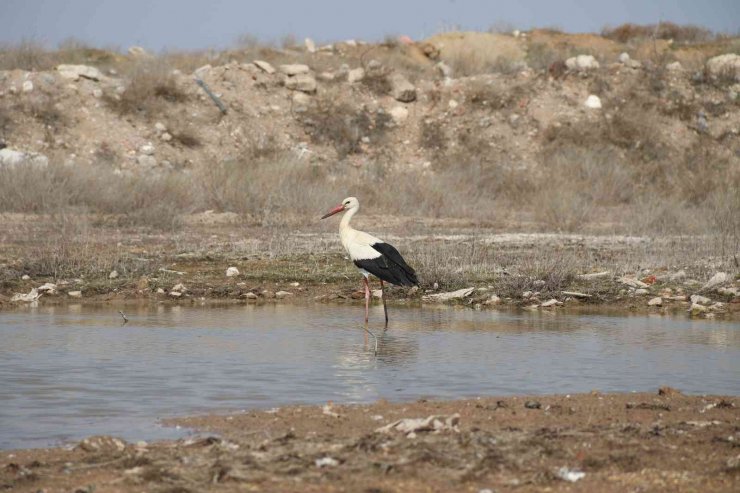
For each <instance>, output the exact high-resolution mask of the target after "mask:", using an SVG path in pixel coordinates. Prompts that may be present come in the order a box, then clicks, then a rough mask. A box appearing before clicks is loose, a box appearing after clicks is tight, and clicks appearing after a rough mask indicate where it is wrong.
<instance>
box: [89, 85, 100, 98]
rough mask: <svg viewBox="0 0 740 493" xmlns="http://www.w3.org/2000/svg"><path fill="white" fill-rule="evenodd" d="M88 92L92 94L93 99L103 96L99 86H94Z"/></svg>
mask: <svg viewBox="0 0 740 493" xmlns="http://www.w3.org/2000/svg"><path fill="white" fill-rule="evenodd" d="M90 94H92V96H93V97H94V98H95V99H100V98H102V97H103V90H102V89H100V88H99V87H96V88H95V89H93V90H92V92H91V93H90Z"/></svg>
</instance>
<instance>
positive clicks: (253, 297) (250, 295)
mask: <svg viewBox="0 0 740 493" xmlns="http://www.w3.org/2000/svg"><path fill="white" fill-rule="evenodd" d="M242 296H243V297H244V298H246V299H248V300H256V299H257V298H259V296H257V295H256V294H254V293H253V292H251V291H249V292H247V293H244V294H243V295H242Z"/></svg>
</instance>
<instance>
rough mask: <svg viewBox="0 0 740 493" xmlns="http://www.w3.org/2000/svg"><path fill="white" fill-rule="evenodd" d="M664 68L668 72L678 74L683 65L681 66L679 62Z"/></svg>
mask: <svg viewBox="0 0 740 493" xmlns="http://www.w3.org/2000/svg"><path fill="white" fill-rule="evenodd" d="M665 68H666V70H668V71H670V72H679V71H681V70H683V65H681V62H673V63H669V64H668V65H666V66H665Z"/></svg>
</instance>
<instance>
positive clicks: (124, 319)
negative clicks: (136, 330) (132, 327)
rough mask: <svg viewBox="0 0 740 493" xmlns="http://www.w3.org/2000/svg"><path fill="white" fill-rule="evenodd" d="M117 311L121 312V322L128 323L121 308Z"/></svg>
mask: <svg viewBox="0 0 740 493" xmlns="http://www.w3.org/2000/svg"><path fill="white" fill-rule="evenodd" d="M118 313H120V314H121V317H122V318H123V323H124V324H127V323H128V319H127V318H126V314H125V313H123V312H122V311H121V310H118Z"/></svg>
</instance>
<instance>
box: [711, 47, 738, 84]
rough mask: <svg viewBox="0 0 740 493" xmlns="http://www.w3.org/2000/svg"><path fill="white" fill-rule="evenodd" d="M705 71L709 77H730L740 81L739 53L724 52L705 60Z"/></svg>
mask: <svg viewBox="0 0 740 493" xmlns="http://www.w3.org/2000/svg"><path fill="white" fill-rule="evenodd" d="M706 67H707V72H708V74H709V76H710V77H713V78H715V79H717V78H731V79H734V80H735V81H738V82H740V55H737V54H735V53H726V54H724V55H718V56H716V57H713V58H710V59H709V60H707V66H706Z"/></svg>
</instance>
